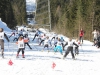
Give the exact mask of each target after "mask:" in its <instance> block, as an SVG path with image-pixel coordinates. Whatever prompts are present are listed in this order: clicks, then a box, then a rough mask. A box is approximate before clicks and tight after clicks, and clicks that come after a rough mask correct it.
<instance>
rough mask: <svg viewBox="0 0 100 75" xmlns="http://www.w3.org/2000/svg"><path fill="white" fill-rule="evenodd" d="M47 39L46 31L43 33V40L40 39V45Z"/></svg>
mask: <svg viewBox="0 0 100 75" xmlns="http://www.w3.org/2000/svg"><path fill="white" fill-rule="evenodd" d="M45 39H46V34H44V33H43V34H41V41H40V43H39V45H41V44H42V43H43V42H44V40H45Z"/></svg>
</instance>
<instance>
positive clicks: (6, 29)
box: [0, 19, 11, 32]
mask: <svg viewBox="0 0 100 75" xmlns="http://www.w3.org/2000/svg"><path fill="white" fill-rule="evenodd" d="M0 28H3V29H4V31H7V32H11V29H10V28H8V27H7V24H6V23H5V22H2V20H1V19H0Z"/></svg>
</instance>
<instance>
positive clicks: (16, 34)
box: [13, 32, 19, 41]
mask: <svg viewBox="0 0 100 75" xmlns="http://www.w3.org/2000/svg"><path fill="white" fill-rule="evenodd" d="M18 37H19V35H18V32H15V36H14V39H13V41H15V40H16V41H18Z"/></svg>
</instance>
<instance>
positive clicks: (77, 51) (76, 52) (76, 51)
mask: <svg viewBox="0 0 100 75" xmlns="http://www.w3.org/2000/svg"><path fill="white" fill-rule="evenodd" d="M74 43H76V44H77V45H78V46H77V45H75V55H78V54H79V45H80V42H79V40H78V39H76V40H75V41H74Z"/></svg>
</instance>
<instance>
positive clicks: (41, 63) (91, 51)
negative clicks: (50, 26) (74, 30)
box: [0, 31, 100, 75]
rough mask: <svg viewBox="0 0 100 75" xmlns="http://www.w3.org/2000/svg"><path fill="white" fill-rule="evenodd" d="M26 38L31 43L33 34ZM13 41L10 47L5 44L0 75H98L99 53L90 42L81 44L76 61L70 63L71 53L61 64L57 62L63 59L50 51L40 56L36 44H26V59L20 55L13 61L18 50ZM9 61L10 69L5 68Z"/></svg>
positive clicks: (99, 65) (39, 50) (0, 60)
mask: <svg viewBox="0 0 100 75" xmlns="http://www.w3.org/2000/svg"><path fill="white" fill-rule="evenodd" d="M6 34H7V35H8V36H9V35H10V34H11V32H7V31H6ZM49 35H50V33H49ZM29 36H30V39H31V40H32V38H33V36H34V33H30V35H29ZM59 36H60V35H59ZM12 39H13V37H11V38H10V42H9V43H8V42H7V41H6V40H5V52H4V55H5V59H2V58H1V56H0V75H100V72H99V70H100V49H97V48H96V47H94V46H92V44H93V43H92V42H89V41H87V40H84V43H83V45H82V46H80V47H79V55H78V56H76V57H75V58H76V60H73V59H72V57H71V54H70V53H69V55H68V56H67V57H66V58H65V59H64V60H63V59H59V57H60V58H62V57H63V55H61V54H60V53H59V52H57V53H56V54H54V52H53V49H52V48H51V51H50V52H49V53H48V52H47V50H45V51H43V52H42V51H41V50H42V49H43V46H38V45H37V43H36V40H35V41H34V42H30V43H29V44H30V45H31V47H32V48H33V49H32V50H30V49H29V48H28V47H27V46H26V49H25V58H22V57H21V52H20V58H16V53H17V50H18V48H17V45H16V43H15V42H12ZM0 54H1V53H0ZM63 54H64V52H63ZM10 60H11V61H12V63H13V64H12V65H9V64H8V63H9V61H10ZM53 63H54V64H55V67H54V68H52V66H53Z"/></svg>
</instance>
